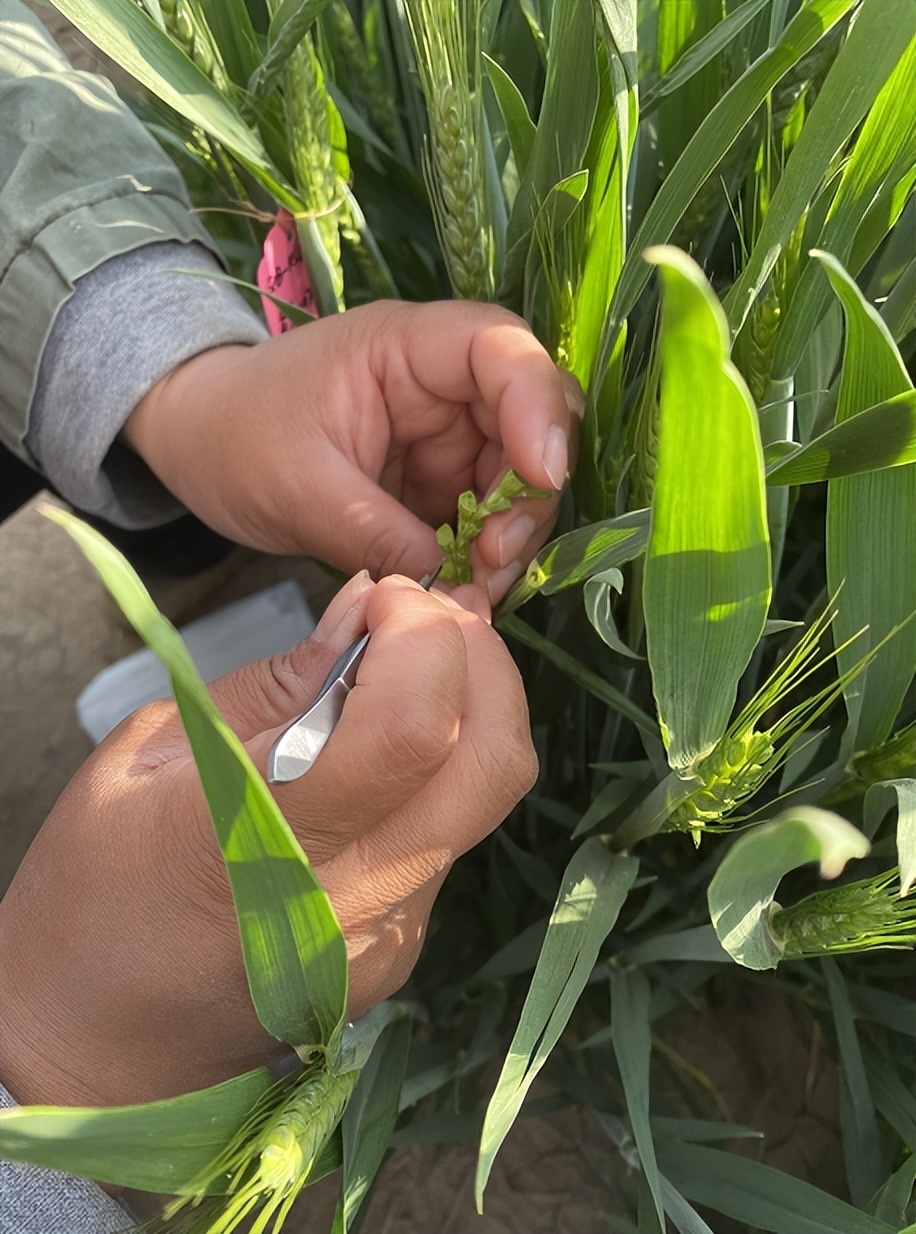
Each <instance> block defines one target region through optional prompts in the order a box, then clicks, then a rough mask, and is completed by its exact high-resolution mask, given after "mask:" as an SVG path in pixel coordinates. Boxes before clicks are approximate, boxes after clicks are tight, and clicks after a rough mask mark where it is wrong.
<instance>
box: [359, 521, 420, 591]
mask: <svg viewBox="0 0 916 1234" xmlns="http://www.w3.org/2000/svg"><path fill="white" fill-rule="evenodd" d="M365 560H366V563H367V565H368V567H369V572H370V574H371V575H372V577H373V578H374V579H380V578H386V577H387V576H388V575H389V574H402V573H407V574H409V573H410V571H409V569H407V568H406V567H407V563H408V560H409V557H408V551H407V549H406V547H405V544H404V539H403V536H399V535H398V534H397V531H396V529H395V528H393V527H390V526H388V525H387V524H381V525H380V526H378V527H376V528H374V529H373V530H372V532H371V533H370V535H369V540H368V543H367V544H366V546H365Z"/></svg>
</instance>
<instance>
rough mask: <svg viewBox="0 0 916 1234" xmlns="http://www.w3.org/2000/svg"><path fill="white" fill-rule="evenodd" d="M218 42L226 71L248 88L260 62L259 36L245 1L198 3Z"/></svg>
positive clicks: (200, 1) (208, 0)
mask: <svg viewBox="0 0 916 1234" xmlns="http://www.w3.org/2000/svg"><path fill="white" fill-rule="evenodd" d="M199 3H200V6H201V10H202V11H203V14H204V17H205V18H206V21H207V25H208V26H209V27H210V32H211V34H212V35H213V37H214V38H215V39H216V43H217V46H218V47H219V52H220V55H221V56H222V59H223V63H224V64H225V66H226V71H227V73H228V74H229V76H230V77H231V78H232V80H233V81H234V82H235V83H236V85H238V86H246V85H247V84H248V79H249V77H250V76H251V74H252V73H253V72H254V70H255V69H256V68H257V66H258V64H259V63H260V60H261V52H260V48H259V47H258V37H257V35H256V34H255V32H254V27H253V26H252V24H251V17H250V16H249V14H248V6H247V5H246V3H245V0H199Z"/></svg>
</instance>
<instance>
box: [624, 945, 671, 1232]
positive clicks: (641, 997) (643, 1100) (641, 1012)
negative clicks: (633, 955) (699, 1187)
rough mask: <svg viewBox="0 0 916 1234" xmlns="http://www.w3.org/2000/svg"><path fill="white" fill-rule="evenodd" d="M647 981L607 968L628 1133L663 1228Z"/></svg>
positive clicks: (632, 970)
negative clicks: (652, 1118) (654, 1131)
mask: <svg viewBox="0 0 916 1234" xmlns="http://www.w3.org/2000/svg"><path fill="white" fill-rule="evenodd" d="M649 994H650V990H649V982H648V979H647V978H646V976H645V975H644V974H643V973H641V972H640V971H639V970H638V969H635V968H627V969H623V970H621V969H618V968H612V969H611V1041H612V1042H613V1045H614V1054H615V1056H616V1058H617V1067H618V1069H619V1071H620V1080H621V1083H622V1084H623V1095H624V1099H625V1101H626V1105H627V1114H628V1117H629V1120H630V1130H631V1131H632V1134H633V1139H634V1141H635V1143H636V1151H637V1152H638V1154H639V1161H640V1164H641V1165H642V1169H643V1173H644V1174H645V1176H646V1182H647V1183H648V1184H649V1189H650V1191H651V1192H652V1199H653V1201H654V1203H655V1212H656V1214H657V1216H658V1224H659V1226H660V1228H661V1229H664V1228H665V1211H664V1203H663V1200H662V1191H661V1180H660V1179H659V1176H658V1164H657V1162H656V1160H655V1143H654V1141H653V1139H652V1129H651V1127H650V1126H649V1058H650V1055H651V1053H652V1033H651V1030H650V1028H649Z"/></svg>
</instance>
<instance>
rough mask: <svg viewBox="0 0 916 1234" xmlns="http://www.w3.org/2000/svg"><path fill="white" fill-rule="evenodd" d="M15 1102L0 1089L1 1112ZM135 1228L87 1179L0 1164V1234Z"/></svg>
mask: <svg viewBox="0 0 916 1234" xmlns="http://www.w3.org/2000/svg"><path fill="white" fill-rule="evenodd" d="M15 1104H16V1103H15V1102H14V1101H13V1100H12V1098H11V1097H10V1095H9V1093H7V1091H6V1089H5V1088H3V1087H2V1086H0V1108H9V1107H10V1106H13V1105H15ZM135 1224H136V1223H135V1222H134V1220H133V1218H132V1217H131V1216H130V1214H129V1213H128V1212H127V1211H126V1209H124V1208H122V1207H121V1205H120V1204H118V1203H117V1201H116V1200H113V1199H112V1198H111V1196H110V1195H108V1194H107V1193H106V1192H104V1191H103V1190H102V1189H101V1187H97V1186H96V1184H95V1183H93V1182H90V1181H89V1179H87V1178H77V1177H76V1175H74V1174H63V1173H61V1172H60V1171H59V1170H46V1169H42V1168H41V1167H39V1166H35V1165H26V1164H25V1163H23V1162H20V1161H0V1234H121V1232H122V1231H126V1230H131V1229H133V1228H134V1226H135Z"/></svg>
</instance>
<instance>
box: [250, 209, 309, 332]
mask: <svg viewBox="0 0 916 1234" xmlns="http://www.w3.org/2000/svg"><path fill="white" fill-rule="evenodd" d="M258 286H259V287H260V288H261V290H262V291H270V292H273V294H274V295H275V296H279V297H280V298H281V299H282V300H288V301H289V303H290V304H296V305H298V306H299V307H300V308H304V309H305V310H306V312H308V313H311V314H312V315H313V316H314V317H317V316H318V310H317V308H316V307H315V297H314V295H313V294H312V285H311V283H310V282H309V275H308V270H307V269H306V267H305V262H304V261H303V260H302V250H301V249H300V247H299V237H298V236H297V234H296V223H295V220H294V219H293V216H292V215H291V214H290V212H289V211H288V210H284V209H282V208H281V209H280V210H279V211H278V212H277V221H276V222H275V223H274V225H273V227H271V229H270V231H269V232H268V233H267V235H266V236H265V237H264V254H263V256H262V258H261V261H260V263H259V265H258ZM261 303H262V304H263V306H264V316H265V317H266V318H267V328H268V330H269V331H270V332H271V334H285V333H286V331H287V330H292V328H293V323H292V322H291V321H290V319H289V318H288V317H287V316H286V314H285V313H284V312H283V310H282V309H280V308H278V307H277V305H276V304H274V303H273V301H272V300H268V299H267V297H266V296H262V297H261Z"/></svg>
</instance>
